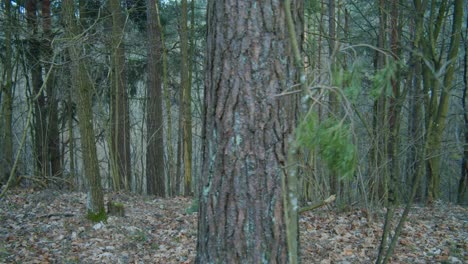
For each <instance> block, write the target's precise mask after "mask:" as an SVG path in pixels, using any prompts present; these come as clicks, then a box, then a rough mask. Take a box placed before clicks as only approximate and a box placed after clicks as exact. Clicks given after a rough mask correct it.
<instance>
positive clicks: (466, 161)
mask: <svg viewBox="0 0 468 264" xmlns="http://www.w3.org/2000/svg"><path fill="white" fill-rule="evenodd" d="M466 23H467V26H466V30H465V39H464V44H465V57H464V60H463V62H464V64H465V65H464V66H465V68H464V74H463V84H464V87H463V98H462V105H463V119H464V122H465V145H464V147H463V160H462V164H461V175H460V180H459V182H458V191H457V202H458V203H459V204H462V203H463V202H464V199H465V193H466V189H467V188H468V14H467V20H466Z"/></svg>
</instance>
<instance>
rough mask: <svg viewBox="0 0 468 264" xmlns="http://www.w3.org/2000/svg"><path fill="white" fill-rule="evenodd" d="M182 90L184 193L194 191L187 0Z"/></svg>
mask: <svg viewBox="0 0 468 264" xmlns="http://www.w3.org/2000/svg"><path fill="white" fill-rule="evenodd" d="M179 34H180V51H181V62H180V64H181V69H180V75H181V78H180V83H181V85H180V90H181V93H182V102H181V104H183V108H182V109H183V111H182V113H181V114H182V135H183V136H182V149H183V150H182V151H183V157H184V195H190V194H191V193H192V87H191V84H190V79H189V67H188V65H189V62H188V61H189V59H190V58H189V54H188V52H189V47H188V44H189V43H188V29H187V0H182V4H181V19H180V31H179Z"/></svg>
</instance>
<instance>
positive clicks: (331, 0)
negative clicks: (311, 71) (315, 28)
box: [328, 0, 339, 194]
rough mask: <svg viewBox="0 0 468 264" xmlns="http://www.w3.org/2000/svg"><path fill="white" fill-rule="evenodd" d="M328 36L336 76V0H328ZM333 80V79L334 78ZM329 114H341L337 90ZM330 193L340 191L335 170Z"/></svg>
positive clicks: (333, 71)
mask: <svg viewBox="0 0 468 264" xmlns="http://www.w3.org/2000/svg"><path fill="white" fill-rule="evenodd" d="M328 37H329V41H328V43H329V49H328V52H329V60H330V70H331V76H330V78H334V74H335V73H336V70H337V69H338V65H337V60H336V55H337V54H336V50H335V48H336V44H337V43H336V15H335V0H328ZM332 81H333V80H332ZM328 100H329V101H328V104H329V111H330V112H329V116H330V118H337V117H338V116H339V113H338V112H339V103H338V96H337V93H336V92H335V91H332V90H330V94H329V96H328ZM329 184H330V194H336V193H337V191H338V175H337V174H336V172H335V171H333V170H332V171H330V182H329Z"/></svg>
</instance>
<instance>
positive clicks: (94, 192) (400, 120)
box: [0, 0, 468, 263]
mask: <svg viewBox="0 0 468 264" xmlns="http://www.w3.org/2000/svg"><path fill="white" fill-rule="evenodd" d="M0 28H1V30H0V83H1V90H0V102H1V108H0V133H1V134H0V149H1V150H2V151H0V184H1V185H0V186H1V188H0V220H2V222H5V223H8V221H7V219H10V218H11V219H13V218H14V217H15V216H14V214H13V212H14V208H17V207H18V208H20V207H23V208H26V205H24V206H21V205H20V204H21V203H20V202H18V201H23V202H26V203H27V204H35V203H36V202H37V203H38V204H39V205H40V204H41V202H39V201H35V199H39V198H37V197H42V198H40V199H39V200H41V199H42V200H41V201H42V203H47V202H50V203H51V204H54V203H53V202H51V200H50V199H51V198H50V197H47V198H44V195H45V194H46V193H52V192H53V193H55V192H57V193H60V194H61V195H63V197H64V198H63V201H68V202H67V204H69V205H72V204H73V207H77V208H80V210H81V211H82V212H81V216H79V212H78V211H80V210H76V208H73V210H72V211H73V212H74V213H72V214H70V215H68V213H66V212H54V213H53V212H50V213H49V214H48V213H47V212H46V211H47V210H46V211H44V212H42V213H40V211H37V214H40V215H41V217H40V219H51V217H58V218H60V217H65V218H67V217H75V218H76V219H81V218H83V219H87V220H86V221H89V222H90V223H102V224H103V225H104V224H106V223H113V225H116V226H117V225H119V223H120V224H122V225H133V224H135V223H134V222H132V223H131V224H130V223H129V222H119V221H121V220H115V218H112V217H114V216H115V215H116V214H117V215H124V214H125V213H124V210H126V213H127V215H128V214H129V212H131V213H132V214H133V213H138V214H139V215H145V214H147V213H148V210H151V206H153V207H155V208H156V210H159V211H158V213H155V214H158V215H159V214H160V217H154V215H152V216H148V217H149V218H150V219H152V220H153V221H154V222H157V221H159V220H161V221H162V222H164V223H167V225H171V224H170V223H171V220H170V217H169V215H174V219H182V220H180V221H179V220H177V221H179V222H180V223H181V225H182V226H184V225H186V224H187V225H188V222H190V221H193V220H195V221H197V223H198V226H197V227H196V226H194V225H192V226H191V227H190V228H191V229H190V228H189V227H187V228H188V229H187V230H191V231H190V232H186V233H184V234H185V236H184V238H186V237H187V236H188V237H192V239H191V241H192V242H191V243H193V244H191V245H190V246H188V248H191V249H193V250H194V251H193V252H192V253H187V256H186V257H187V258H186V259H177V260H174V259H170V258H155V257H154V256H153V257H149V259H148V258H146V255H145V257H142V259H140V260H141V261H143V262H144V263H153V262H155V263H164V262H174V261H175V263H188V262H191V261H194V262H196V263H260V262H261V263H298V262H301V261H302V262H305V263H309V262H313V261H314V259H313V258H311V257H310V255H308V253H307V252H306V251H307V250H306V249H307V248H310V247H315V244H314V243H312V242H310V241H304V234H305V236H306V237H307V236H308V235H311V232H310V230H311V229H314V228H315V229H316V230H318V229H317V228H319V227H318V224H317V223H318V222H317V223H314V222H313V221H325V220H324V219H326V218H321V217H322V216H323V214H327V212H328V213H330V214H333V215H334V214H337V213H338V212H353V213H348V216H347V217H345V218H343V219H350V221H352V223H354V222H353V221H354V220H353V219H355V218H356V217H357V218H358V219H361V218H362V219H363V218H365V219H366V225H376V226H379V228H381V230H380V231H379V232H378V234H376V235H375V236H374V237H373V240H372V242H369V241H367V242H368V244H373V245H374V246H373V247H370V248H371V249H369V251H371V253H365V254H363V256H361V257H362V258H357V259H352V260H351V262H353V261H357V262H362V261H364V262H365V263H367V262H375V263H387V262H388V261H394V262H401V261H402V262H405V261H409V258H407V259H403V260H402V259H398V258H397V259H395V258H394V259H393V260H392V255H393V253H394V251H395V250H396V252H399V253H398V254H403V252H402V251H401V249H398V246H403V247H404V246H408V245H409V243H413V242H411V241H412V240H411V239H410V238H407V239H406V240H405V238H402V240H399V238H400V237H404V236H407V237H409V235H408V230H405V224H406V223H408V219H410V222H411V221H416V220H417V217H414V216H411V212H412V210H413V211H414V210H416V211H417V210H422V211H421V212H422V214H424V212H426V213H427V212H431V211H424V210H432V212H434V217H433V218H430V217H429V216H430V215H429V216H428V215H425V217H427V220H428V221H429V219H431V220H430V221H432V220H434V219H438V218H437V217H438V215H439V216H441V217H443V215H451V213H453V212H455V213H454V215H455V216H453V217H452V218H453V219H456V220H453V221H452V220H450V219H447V221H448V222H445V224H447V225H451V224H453V225H452V227H453V229H451V231H453V232H455V233H457V234H458V236H455V237H457V238H453V241H455V242H453V243H454V245H455V246H454V247H455V248H458V249H459V250H461V251H465V253H466V252H467V251H468V241H467V231H466V230H467V228H466V221H467V219H468V212H467V211H466V205H467V204H468V192H467V187H468V105H467V103H468V97H467V96H468V5H467V4H466V1H463V0H411V1H399V0H374V1H359V0H306V1H303V0H272V1H241V0H198V1H194V0H192V1H187V0H180V1H177V0H166V1H158V0H147V1H144V0H126V1H120V0H108V1H99V0H89V1H84V0H77V1H73V0H63V1H51V0H42V1H41V0H18V1H10V0H4V1H2V2H1V5H0ZM31 192H32V193H36V194H37V196H33V195H32V194H31ZM81 193H85V194H86V195H84V194H83V195H81ZM182 196H183V197H182ZM26 197H29V198H27V199H26ZM34 197H36V198H34ZM135 197H137V198H135ZM138 197H139V198H138ZM150 197H152V198H150ZM80 199H82V200H83V201H82V204H81V205H82V206H81V205H80V204H79V203H76V201H75V200H80ZM138 199H140V200H141V201H147V202H141V201H139V200H138ZM148 199H156V200H153V202H150V201H148ZM114 200H115V201H118V202H114ZM154 201H158V202H154ZM106 202H107V206H106ZM171 203H173V205H174V206H175V208H174V211H171V210H166V209H165V208H166V207H168V206H171ZM456 204H457V205H456ZM39 205H38V206H39ZM150 205H151V206H150ZM184 206H185V207H187V208H185V209H180V208H183V207H184ZM415 206H416V209H415ZM464 206H465V207H464ZM132 207H133V208H132ZM179 207H180V208H179ZM27 208H29V207H27ZM56 208H61V209H60V210H62V209H64V208H65V207H64V206H63V205H62V204H60V205H57V207H56ZM142 208H144V210H143V209H142ZM158 208H159V209H158ZM324 208H325V209H324ZM418 208H419V209H418ZM450 208H452V209H453V210H452V209H450ZM10 209H11V210H12V211H11V212H9V210H10ZM35 210H36V209H34V210H32V211H31V212H35ZM131 210H133V211H131ZM177 210H179V211H180V210H182V211H184V210H185V211H186V214H187V216H186V217H188V218H183V217H182V216H180V215H178V214H177V213H175V212H176V211H177ZM354 210H358V211H354ZM315 212H317V213H316V214H315ZM356 212H359V214H358V215H357V213H356ZM193 213H194V214H195V216H194V215H193ZM25 217H26V215H24V217H23V218H25ZM79 217H81V218H79ZM337 217H338V216H337ZM339 217H341V216H339ZM412 217H413V218H412ZM165 218H168V219H166V220H164V219H165ZM76 219H75V220H73V221H75V222H74V224H76V225H86V224H84V222H80V221H81V220H80V221H79V220H76ZM83 219H82V220H83ZM190 219H192V220H190ZM304 219H307V221H305V220H304ZM340 219H341V218H340ZM411 219H413V220H411ZM424 219H426V218H424ZM463 219H464V220H463ZM106 220H107V221H106ZM67 221H68V220H67ZM73 221H71V222H73ZM132 221H133V220H132ZM187 221H188V222H187ZM344 221H345V220H343V221H342V222H341V224H343V223H344ZM359 221H361V220H359ZM421 221H425V220H421ZM434 221H435V220H434ZM154 222H152V224H153V225H155V224H156V223H154ZM327 223H328V224H329V225H330V226H331V229H332V230H335V233H337V234H339V235H340V232H341V231H336V230H337V229H336V228H337V226H340V223H338V224H337V225H333V224H331V223H329V222H327ZM367 223H368V224H367ZM431 223H432V222H431ZM408 224H411V223H408ZM195 225H196V224H195ZM343 225H344V224H343ZM430 225H431V224H426V226H430ZM460 225H461V226H460ZM160 226H161V225H158V227H157V228H160ZM356 226H359V224H356ZM436 226H437V225H436ZM439 226H440V224H439ZM10 227H11V225H10ZM10 227H9V226H7V225H6V224H5V225H4V227H3V228H4V229H0V236H1V237H2V238H3V239H4V241H5V242H6V243H7V244H8V243H9V242H11V241H14V237H12V235H11V234H9V233H3V234H2V232H11V230H10V229H8V228H10ZM29 227H30V226H29ZM29 227H28V228H29ZM91 227H92V228H94V231H96V230H99V229H100V227H97V228H96V226H95V225H94V224H91ZM153 228H156V227H154V226H153ZM184 228H185V227H184ZM359 228H360V227H359ZM359 228H358V229H359ZM363 228H364V227H363ZM14 229H15V230H16V228H14ZM459 229H460V230H459ZM8 230H10V231H8ZM28 230H29V229H28ZM83 230H85V229H83ZM184 230H185V229H184ZM412 230H413V231H414V230H419V229H418V228H416V227H415V229H412ZM134 231H135V230H133V231H132V230H130V231H129V232H132V234H134V233H135V232H134ZM28 232H32V231H28ZM70 232H71V233H70V234H73V232H75V238H76V236H77V235H76V232H77V231H76V230H75V231H70ZM96 232H97V231H96ZM142 232H143V231H142ZM304 232H306V233H304ZM418 232H419V231H418ZM420 232H425V231H424V230H423V231H420ZM426 232H428V231H427V230H426ZM136 233H137V235H138V232H136ZM143 233H144V232H143ZM187 233H188V234H190V235H187ZM314 234H315V233H314ZM433 235H434V236H441V234H437V233H435V234H433ZM18 236H20V235H18ZM132 237H133V235H132ZM460 237H461V240H460ZM463 237H464V238H463ZM322 238H323V237H321V236H318V237H317V236H316V235H314V239H318V240H320V239H322ZM83 239H84V238H83ZM179 239H180V238H179ZM457 239H458V240H457ZM137 240H138V239H137ZM195 240H196V244H195ZM351 240H352V239H349V237H348V240H345V241H343V240H340V241H341V242H344V243H346V242H349V241H351ZM148 241H150V239H147V238H146V237H145V239H144V241H143V242H145V243H144V244H145V245H146V243H148V244H150V242H148ZM334 241H335V240H334ZM340 241H338V240H336V241H335V242H336V243H340ZM398 241H400V242H398ZM401 241H407V242H406V244H405V243H402V242H401ZM408 241H410V242H408ZM134 242H135V241H134ZM137 242H138V241H137ZM140 242H142V241H140ZM153 242H154V241H153ZM158 243H163V242H158ZM311 243H312V244H311ZM353 243H360V242H357V241H354V242H353ZM414 243H417V242H414ZM11 244H13V242H11ZM309 244H311V245H309ZM309 246H310V247H309ZM195 248H196V249H195ZM144 249H145V251H146V250H150V251H151V250H156V251H157V250H158V248H153V247H146V246H145V247H144ZM159 249H161V248H160V247H159ZM195 250H196V252H195ZM330 250H331V249H330ZM348 250H349V248H348ZM398 250H400V251H398ZM420 251H424V249H421V250H420ZM5 252H8V249H6V248H2V247H0V262H1V260H2V258H4V259H5V260H6V261H7V262H15V263H16V262H18V261H19V262H24V261H26V262H27V261H28V259H27V257H26V259H23V260H13V259H11V258H10V259H9V258H8V257H7V256H10V255H9V254H6V253H5ZM314 252H315V253H317V252H322V251H320V250H319V249H314ZM343 252H345V253H344V254H345V255H346V254H347V253H346V252H348V253H349V252H350V251H346V248H345V249H344V251H343ZM366 252H367V251H366ZM179 253H181V251H179ZM465 253H460V254H458V255H457V256H456V257H455V256H453V258H448V255H447V259H436V260H437V261H448V263H450V262H452V263H457V261H460V263H461V262H462V261H468V255H467V254H465ZM434 254H435V253H434ZM447 254H448V253H447ZM318 255H320V254H318ZM436 255H437V254H436ZM64 256H65V255H64ZM10 257H11V256H10ZM159 257H160V256H159ZM328 257H329V258H331V255H328ZM348 257H349V255H348ZM451 257H452V256H451ZM463 258H464V259H463ZM129 259H131V260H132V261H137V259H133V258H126V259H125V260H121V259H119V261H123V263H127V262H128V261H130V260H129ZM151 259H153V260H151ZM155 259H156V260H155ZM322 259H325V258H322ZM413 260H418V256H416V257H414V259H413ZM432 260H434V259H424V260H423V261H422V262H421V263H424V261H429V262H431V261H432ZM50 261H52V262H54V260H50ZM55 261H58V262H69V261H70V263H75V262H73V261H75V260H73V261H72V260H71V259H61V260H57V259H55ZM82 261H84V262H94V261H98V262H100V261H103V260H102V259H101V260H97V259H94V260H93V259H86V258H78V259H76V263H79V262H82ZM114 261H116V260H115V259H113V260H112V261H109V263H116V262H114ZM335 261H338V259H336V258H335V259H332V263H335ZM104 262H105V261H104ZM44 263H48V262H47V261H46V262H44ZM317 263H329V262H321V261H320V260H317Z"/></svg>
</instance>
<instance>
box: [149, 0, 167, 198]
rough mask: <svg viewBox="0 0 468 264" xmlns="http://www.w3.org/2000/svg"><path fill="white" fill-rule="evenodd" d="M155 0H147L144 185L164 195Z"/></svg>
mask: <svg viewBox="0 0 468 264" xmlns="http://www.w3.org/2000/svg"><path fill="white" fill-rule="evenodd" d="M157 4H158V3H157V1H156V0H148V6H147V18H148V86H147V98H148V101H147V104H146V107H147V110H146V114H147V119H146V122H147V125H146V126H147V149H146V184H147V192H148V194H152V195H157V196H160V197H164V196H166V192H165V178H164V177H165V168H164V138H163V136H164V131H163V115H162V111H163V109H162V90H161V73H162V67H161V66H162V65H161V63H162V48H161V47H162V44H161V31H160V28H159V27H158V21H157V15H158V12H157Z"/></svg>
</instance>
